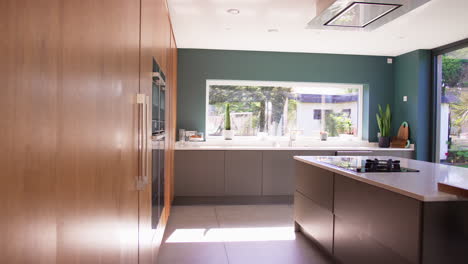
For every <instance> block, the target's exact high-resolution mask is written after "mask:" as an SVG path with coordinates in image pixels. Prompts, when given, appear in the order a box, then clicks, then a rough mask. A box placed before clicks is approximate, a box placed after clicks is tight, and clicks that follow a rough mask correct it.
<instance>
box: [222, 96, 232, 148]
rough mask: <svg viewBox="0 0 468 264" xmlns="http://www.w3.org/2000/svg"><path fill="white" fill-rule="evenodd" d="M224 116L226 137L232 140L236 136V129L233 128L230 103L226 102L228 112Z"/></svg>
mask: <svg viewBox="0 0 468 264" xmlns="http://www.w3.org/2000/svg"><path fill="white" fill-rule="evenodd" d="M225 115H226V116H225V118H224V131H223V133H224V139H225V140H232V138H233V137H234V131H232V130H231V110H230V107H229V104H226V113H225Z"/></svg>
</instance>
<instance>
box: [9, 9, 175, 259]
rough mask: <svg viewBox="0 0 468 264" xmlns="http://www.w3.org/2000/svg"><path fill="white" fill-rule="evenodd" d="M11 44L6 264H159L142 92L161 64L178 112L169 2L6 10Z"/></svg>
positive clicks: (169, 173) (147, 91) (169, 145)
mask: <svg viewBox="0 0 468 264" xmlns="http://www.w3.org/2000/svg"><path fill="white" fill-rule="evenodd" d="M0 34H1V38H0V58H1V59H0V208H1V213H0V234H2V235H1V236H0V256H1V257H0V258H1V261H0V262H2V263H9V264H15V263H47V264H52V263H67V264H68V263H131V264H134V263H154V257H155V254H154V253H155V252H157V248H156V246H157V245H158V244H159V243H158V242H157V237H158V236H157V235H156V234H158V233H159V234H162V230H163V228H164V226H165V222H166V220H167V217H168V214H169V205H167V206H166V210H165V214H164V216H163V218H162V220H161V224H160V228H161V229H157V230H153V229H151V223H150V217H151V213H150V212H151V210H150V206H151V204H150V203H151V185H150V184H148V185H146V186H145V188H144V189H143V190H138V189H137V188H136V177H137V176H138V174H139V171H138V169H139V158H138V157H139V152H140V149H141V148H140V147H139V145H138V135H139V132H140V131H139V121H138V120H139V108H138V105H137V104H136V94H137V93H145V94H148V95H151V72H152V69H151V66H152V60H151V58H153V57H155V58H156V59H157V60H158V61H161V64H162V67H164V69H165V71H166V72H167V75H168V78H169V79H170V80H172V83H171V85H170V88H169V89H170V92H169V93H168V95H167V96H168V98H167V99H168V101H169V102H175V99H174V96H175V95H176V92H175V89H176V85H175V81H174V80H175V76H174V75H175V74H176V71H175V68H174V67H175V66H174V64H175V62H174V61H175V60H176V51H175V50H174V49H175V46H174V45H171V39H173V34H172V30H171V26H170V19H169V14H168V11H167V7H166V3H165V1H164V0H101V1H95V0H82V1H72V0H65V1H63V0H3V1H0ZM174 43H175V42H174ZM174 43H173V44H174ZM168 53H170V54H171V55H168ZM168 58H169V59H170V61H168ZM168 67H171V68H170V69H169V68H168ZM171 107H172V108H173V107H174V106H171ZM172 108H171V109H172ZM169 112H170V111H169ZM168 118H170V119H169V120H170V122H171V123H174V120H172V119H174V118H175V114H173V113H169V117H168ZM150 120H151V119H148V121H149V122H150ZM149 125H151V123H150V124H149ZM167 130H168V133H169V134H171V135H172V134H173V135H175V129H174V126H169V127H168V128H167ZM173 140H174V137H168V139H167V144H166V146H167V147H166V148H167V149H166V151H167V153H168V155H167V157H168V158H167V161H166V162H167V163H169V164H171V163H172V161H171V159H172V157H173V154H172V152H173ZM150 153H151V151H150ZM149 164H151V163H149ZM168 168H169V169H168V171H167V177H168V178H167V179H169V180H168V182H171V181H172V179H171V177H172V166H169V167H168ZM147 169H148V170H150V169H151V168H149V167H148V168H147ZM166 189H167V191H166V193H167V194H170V193H171V192H170V184H168V185H167V187H166ZM167 200H169V199H167ZM161 236H162V235H159V237H161Z"/></svg>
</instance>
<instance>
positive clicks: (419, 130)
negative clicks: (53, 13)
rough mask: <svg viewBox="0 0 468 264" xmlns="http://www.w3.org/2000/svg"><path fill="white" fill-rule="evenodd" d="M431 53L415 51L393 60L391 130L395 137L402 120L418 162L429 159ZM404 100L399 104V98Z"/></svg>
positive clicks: (400, 100)
mask: <svg viewBox="0 0 468 264" xmlns="http://www.w3.org/2000/svg"><path fill="white" fill-rule="evenodd" d="M430 80H431V52H430V51H429V50H416V51H413V52H409V53H406V54H403V55H400V56H398V57H396V58H395V97H394V103H393V105H394V107H393V109H392V111H393V123H392V125H393V129H394V133H395V134H396V133H397V131H398V128H399V127H400V125H401V123H402V122H403V121H407V122H408V124H409V128H410V140H411V142H412V143H414V144H415V145H416V158H417V159H418V160H426V161H429V160H431V153H430V151H431V142H430V137H431V133H430V130H431V128H430V114H431V111H432V107H431V106H432V104H431V98H430V95H431V84H430ZM405 95H406V96H408V101H407V102H403V96H405Z"/></svg>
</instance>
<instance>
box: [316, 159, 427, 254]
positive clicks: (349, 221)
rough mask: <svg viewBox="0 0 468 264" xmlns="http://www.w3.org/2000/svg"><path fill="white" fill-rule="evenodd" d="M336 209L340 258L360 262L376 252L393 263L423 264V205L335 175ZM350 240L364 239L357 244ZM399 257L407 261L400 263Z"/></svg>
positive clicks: (336, 252) (336, 244)
mask: <svg viewBox="0 0 468 264" xmlns="http://www.w3.org/2000/svg"><path fill="white" fill-rule="evenodd" d="M310 167H313V166H310ZM334 206H335V211H334V213H335V216H336V218H337V219H340V220H341V222H339V221H337V224H336V231H337V232H336V233H335V256H336V257H337V258H338V259H340V260H342V261H344V260H346V263H348V262H349V261H350V260H351V259H355V260H356V262H350V263H359V261H360V260H363V259H366V258H368V257H369V256H368V255H369V254H370V253H368V252H371V251H372V252H379V254H378V255H377V256H386V259H394V262H389V263H419V251H420V247H419V245H420V243H419V242H420V241H419V239H420V228H421V225H420V221H421V202H419V201H417V200H415V199H412V198H409V197H406V196H403V195H400V194H397V193H394V192H391V191H388V190H384V189H381V188H378V187H375V186H372V185H369V184H367V183H362V182H359V181H356V180H354V179H350V178H348V177H346V176H342V175H339V174H335V199H334ZM350 237H357V238H359V237H360V238H362V239H361V240H356V241H355V242H354V243H353V242H352V240H349V239H350ZM348 244H349V245H348ZM347 248H354V250H351V249H350V250H347ZM350 254H353V257H352V258H350ZM393 255H396V256H394V257H392V256H393ZM397 256H400V258H402V259H403V260H405V261H402V260H400V261H397V259H398V258H397ZM358 260H359V261H358ZM361 263H363V262H361ZM369 263H372V262H369ZM374 263H375V262H374Z"/></svg>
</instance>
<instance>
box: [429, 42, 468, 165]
mask: <svg viewBox="0 0 468 264" xmlns="http://www.w3.org/2000/svg"><path fill="white" fill-rule="evenodd" d="M467 47H468V38H466V39H463V40H460V41H457V42H454V43H451V44H448V45H445V46H441V47H438V48H435V49H433V50H432V51H431V58H432V60H431V63H432V65H431V68H432V74H431V83H432V94H431V97H432V98H431V101H432V112H431V127H432V129H431V134H430V138H432V142H435V144H433V145H432V146H431V155H430V157H431V159H432V160H431V161H432V162H434V163H440V159H439V155H440V153H439V152H440V113H441V110H440V107H441V101H442V95H441V93H440V89H439V84H440V82H441V80H440V78H439V75H440V74H442V63H439V56H441V55H444V54H446V53H449V52H451V51H455V50H459V49H462V48H467Z"/></svg>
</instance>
